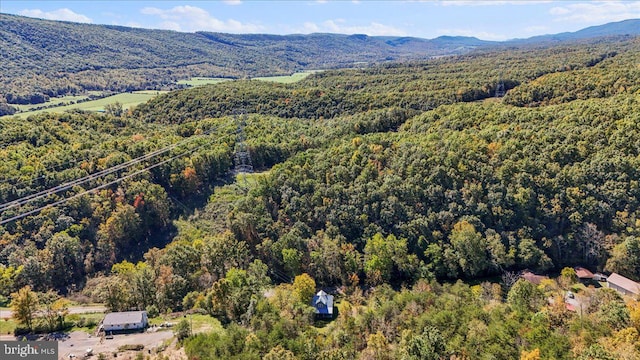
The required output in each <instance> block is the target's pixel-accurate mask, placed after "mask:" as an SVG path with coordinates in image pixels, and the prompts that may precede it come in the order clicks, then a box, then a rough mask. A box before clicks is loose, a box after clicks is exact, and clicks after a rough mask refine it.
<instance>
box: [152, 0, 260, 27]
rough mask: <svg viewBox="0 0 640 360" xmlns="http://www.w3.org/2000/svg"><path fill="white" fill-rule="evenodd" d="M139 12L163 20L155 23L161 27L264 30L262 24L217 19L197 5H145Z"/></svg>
mask: <svg viewBox="0 0 640 360" xmlns="http://www.w3.org/2000/svg"><path fill="white" fill-rule="evenodd" d="M140 12H141V13H142V14H144V15H151V16H157V17H159V18H160V19H161V20H164V21H162V22H160V23H159V24H158V25H157V26H158V27H160V28H161V29H168V30H176V31H218V32H231V33H257V32H261V31H264V30H265V28H264V27H263V26H261V25H258V24H248V23H242V22H240V21H237V20H233V19H229V20H220V19H217V18H215V17H213V16H211V14H209V12H208V11H207V10H204V9H202V8H199V7H197V6H190V5H183V6H176V7H174V8H171V9H168V10H164V9H159V8H156V7H145V8H142V9H141V10H140Z"/></svg>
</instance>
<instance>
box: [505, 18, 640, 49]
mask: <svg viewBox="0 0 640 360" xmlns="http://www.w3.org/2000/svg"><path fill="white" fill-rule="evenodd" d="M623 35H629V36H638V35H640V19H630V20H623V21H618V22H612V23H607V24H604V25H597V26H590V27H588V28H584V29H582V30H578V31H575V32H563V33H559V34H552V35H541V36H534V37H531V38H528V39H516V40H510V41H508V43H536V42H549V41H552V42H561V41H572V40H583V39H590V38H596V37H604V36H623Z"/></svg>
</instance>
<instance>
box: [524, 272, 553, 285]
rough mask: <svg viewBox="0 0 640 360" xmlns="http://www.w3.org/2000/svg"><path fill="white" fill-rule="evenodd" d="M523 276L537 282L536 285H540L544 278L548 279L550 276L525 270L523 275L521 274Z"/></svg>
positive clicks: (531, 281) (534, 282)
mask: <svg viewBox="0 0 640 360" xmlns="http://www.w3.org/2000/svg"><path fill="white" fill-rule="evenodd" d="M520 277H521V278H523V279H525V280H527V281H528V282H530V283H533V284H536V285H540V282H541V281H542V280H544V279H548V278H549V277H548V276H543V275H536V274H534V273H532V272H531V271H525V272H523V273H522V275H520Z"/></svg>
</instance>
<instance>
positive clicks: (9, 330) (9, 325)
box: [0, 318, 17, 335]
mask: <svg viewBox="0 0 640 360" xmlns="http://www.w3.org/2000/svg"><path fill="white" fill-rule="evenodd" d="M16 325H17V324H16V322H15V320H13V319H11V318H0V334H1V335H11V334H13V330H14V329H15V328H16Z"/></svg>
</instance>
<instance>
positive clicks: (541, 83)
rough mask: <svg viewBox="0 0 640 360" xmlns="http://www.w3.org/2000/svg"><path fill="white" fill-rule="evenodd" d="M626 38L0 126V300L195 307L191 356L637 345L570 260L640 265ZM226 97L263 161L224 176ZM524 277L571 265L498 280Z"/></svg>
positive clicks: (637, 69)
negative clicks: (320, 301) (79, 296)
mask: <svg viewBox="0 0 640 360" xmlns="http://www.w3.org/2000/svg"><path fill="white" fill-rule="evenodd" d="M639 53H640V40H639V39H638V38H618V39H604V40H603V39H600V40H597V41H589V42H584V43H577V44H562V45H555V46H541V47H538V48H530V47H529V48H525V49H519V48H514V49H506V50H494V51H485V52H474V53H471V54H467V55H461V56H456V57H448V58H443V59H434V60H429V61H420V62H418V61H416V62H410V63H407V64H385V65H381V66H375V67H371V68H367V69H343V70H332V71H326V72H322V73H317V74H313V75H311V76H309V77H308V78H306V79H305V80H303V81H301V82H299V83H295V84H286V85H285V84H271V83H263V82H255V81H250V80H242V81H233V82H225V83H220V84H216V85H210V86H204V87H198V88H193V89H185V90H179V91H174V92H171V93H168V94H164V95H161V96H158V97H157V98H155V99H154V100H151V101H150V102H148V103H147V104H144V105H140V106H138V107H137V108H135V109H132V110H130V111H126V112H119V111H110V112H107V113H105V114H89V113H79V112H78V113H67V114H59V115H47V114H43V115H38V116H32V117H30V118H28V119H27V121H23V120H18V119H15V118H14V119H11V118H3V119H2V120H0V121H1V122H2V127H1V128H0V142H1V143H2V147H1V150H0V158H2V159H3V160H4V161H3V162H1V163H0V176H1V177H2V179H1V180H2V181H1V184H0V204H3V205H0V206H2V207H1V208H0V209H1V210H0V211H2V213H1V215H0V223H1V227H0V244H1V247H0V275H1V276H0V280H1V281H2V286H1V287H0V289H1V291H2V292H1V293H0V296H1V297H0V301H2V302H6V301H7V300H8V298H9V297H10V296H11V294H12V293H14V292H15V291H17V290H18V289H21V288H23V287H24V286H25V285H30V286H31V287H32V288H33V289H34V290H36V291H46V290H49V289H50V288H54V289H56V290H58V291H60V292H62V293H77V292H80V291H82V292H83V293H84V294H85V295H86V296H89V297H91V298H92V299H94V300H97V301H103V302H105V303H106V304H107V306H109V307H110V308H112V309H116V310H118V309H119V310H124V309H131V308H138V309H149V310H150V311H153V312H158V311H160V312H162V313H164V312H169V311H186V310H190V311H199V312H203V313H208V314H210V315H211V316H214V317H216V318H217V319H219V320H220V321H221V322H222V323H223V324H224V325H225V330H224V331H223V332H216V333H212V334H200V335H196V336H193V337H188V336H185V338H184V339H181V340H183V344H184V346H185V350H186V352H187V355H188V356H190V357H191V358H194V359H196V358H213V359H216V358H224V359H231V358H238V359H252V358H256V359H258V358H267V359H269V358H271V359H275V358H299V359H313V358H327V359H352V358H362V359H397V358H403V359H441V358H459V359H462V358H470V359H486V358H498V359H514V358H518V357H519V356H522V357H523V358H531V359H535V358H536V356H538V358H543V359H614V358H624V359H634V358H637V357H638V355H639V354H640V348H639V347H638V344H640V335H639V331H640V304H639V303H638V301H637V300H629V299H626V300H627V301H626V302H625V299H623V298H622V297H620V295H618V294H617V293H615V292H613V291H610V290H608V289H588V288H585V287H584V286H582V287H581V288H579V289H580V292H579V294H578V295H577V296H579V297H583V298H584V300H582V301H583V302H582V304H584V308H582V307H581V308H580V311H579V312H578V311H577V310H576V309H573V310H574V311H571V310H569V309H568V308H567V307H566V304H565V303H564V300H563V294H564V293H566V290H568V289H573V287H574V286H576V278H575V272H573V273H572V271H573V270H572V269H568V270H569V271H567V270H566V269H564V270H563V268H565V267H570V266H574V265H582V266H586V267H588V268H590V269H592V270H599V271H609V272H614V271H615V272H618V273H620V274H622V275H624V276H627V277H629V278H632V279H635V280H640V213H639V201H640V186H639V184H638V178H639V176H640V173H639V170H638V169H640V125H639V124H640V111H639V110H640V87H639V85H638V84H639V83H640V82H639V80H640V75H639V74H640V65H639V62H638V59H639V58H638V54H639ZM499 83H502V84H504V85H505V88H506V89H507V90H508V91H507V93H506V95H505V96H504V97H501V98H495V97H494V94H495V90H496V87H497V85H498V84H499ZM238 109H244V110H245V111H246V112H247V113H248V117H247V119H246V126H245V127H244V132H243V135H244V137H245V138H246V146H247V148H248V150H249V152H250V154H251V160H252V164H253V167H254V168H255V169H256V171H257V173H256V174H252V175H247V176H246V177H244V176H242V175H241V176H239V178H238V179H237V181H236V178H235V176H233V175H232V174H231V170H232V168H233V166H234V165H235V164H234V161H235V160H234V151H235V149H236V146H237V145H238V144H237V141H238V139H239V136H238V135H239V133H238V128H237V122H235V121H234V118H233V116H232V113H233V112H234V110H238ZM171 144H176V146H172V145H171ZM161 149H165V150H166V151H164V152H162V153H161V154H159V155H158V156H157V158H156V157H155V156H154V157H153V158H142V160H140V161H139V162H136V163H135V164H134V165H133V166H131V167H127V168H122V169H119V168H116V169H119V170H117V171H113V172H111V173H109V174H106V175H104V176H101V177H99V178H98V177H96V178H94V179H90V180H88V181H87V182H86V183H82V184H75V183H72V185H71V186H69V187H68V188H65V189H63V190H61V191H59V192H57V193H56V194H55V195H46V196H45V195H43V196H42V197H38V198H36V199H34V200H33V201H30V202H28V203H24V204H22V202H20V205H15V204H14V203H11V201H14V200H19V199H21V198H22V197H24V196H27V195H29V194H33V193H37V192H39V191H42V190H45V189H50V188H52V187H54V186H58V185H60V184H64V183H65V182H69V181H72V180H74V179H78V178H80V177H82V176H85V175H89V174H97V173H98V172H99V171H102V170H108V169H113V168H114V167H115V166H116V165H118V164H123V163H125V162H127V161H130V160H134V159H139V158H140V157H144V156H145V154H151V153H153V152H154V151H159V150H161ZM162 161H165V162H162ZM154 164H157V165H154ZM152 166H153V168H151V169H149V171H144V172H141V173H140V174H134V172H136V171H137V170H142V169H144V168H146V167H152ZM126 174H129V175H130V177H127V178H124V177H125V176H126ZM117 179H122V181H119V182H115V181H116V180H117ZM111 181H114V183H112V184H109V182H111ZM100 184H104V187H103V188H100V189H96V191H93V192H89V193H85V190H89V189H92V188H94V187H97V186H99V185H100ZM72 196H76V197H75V198H73V199H71V200H70V201H66V202H61V204H60V205H59V206H55V207H50V208H44V209H41V211H40V209H39V208H40V207H43V206H46V204H48V203H52V202H54V201H62V200H65V199H67V198H70V197H72ZM28 211H34V213H33V214H30V215H29V216H25V217H21V218H16V219H11V218H12V217H14V216H15V217H19V216H20V215H21V214H24V213H26V212H28ZM525 268H528V269H531V270H534V271H537V272H545V273H560V272H561V271H562V276H561V277H560V278H559V279H558V280H557V281H556V280H549V279H547V280H546V281H544V282H542V283H541V284H540V285H539V286H536V285H533V284H531V283H529V282H526V281H522V280H521V281H518V282H515V283H514V281H505V280H508V278H509V276H508V275H509V274H511V273H515V272H517V271H520V270H522V269H525ZM501 276H504V279H503V281H500V278H501ZM458 279H462V280H464V281H467V282H470V283H473V284H475V285H474V286H470V285H467V284H465V283H463V282H461V281H458V282H456V283H455V284H454V282H455V281H457V280H458ZM290 282H293V284H290ZM492 282H493V283H492ZM443 284H444V285H443ZM316 287H327V288H331V289H332V290H335V291H334V293H335V294H336V295H337V302H338V303H339V305H337V306H336V308H337V309H338V312H339V315H338V316H337V318H336V319H335V320H334V321H332V322H329V323H327V322H315V321H314V317H313V308H310V307H309V306H308V304H309V301H310V295H312V294H313V293H314V291H315V290H316ZM266 290H268V291H266ZM549 298H552V299H555V300H554V301H553V302H549V301H548V299H549ZM525 356H528V357H525Z"/></svg>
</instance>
